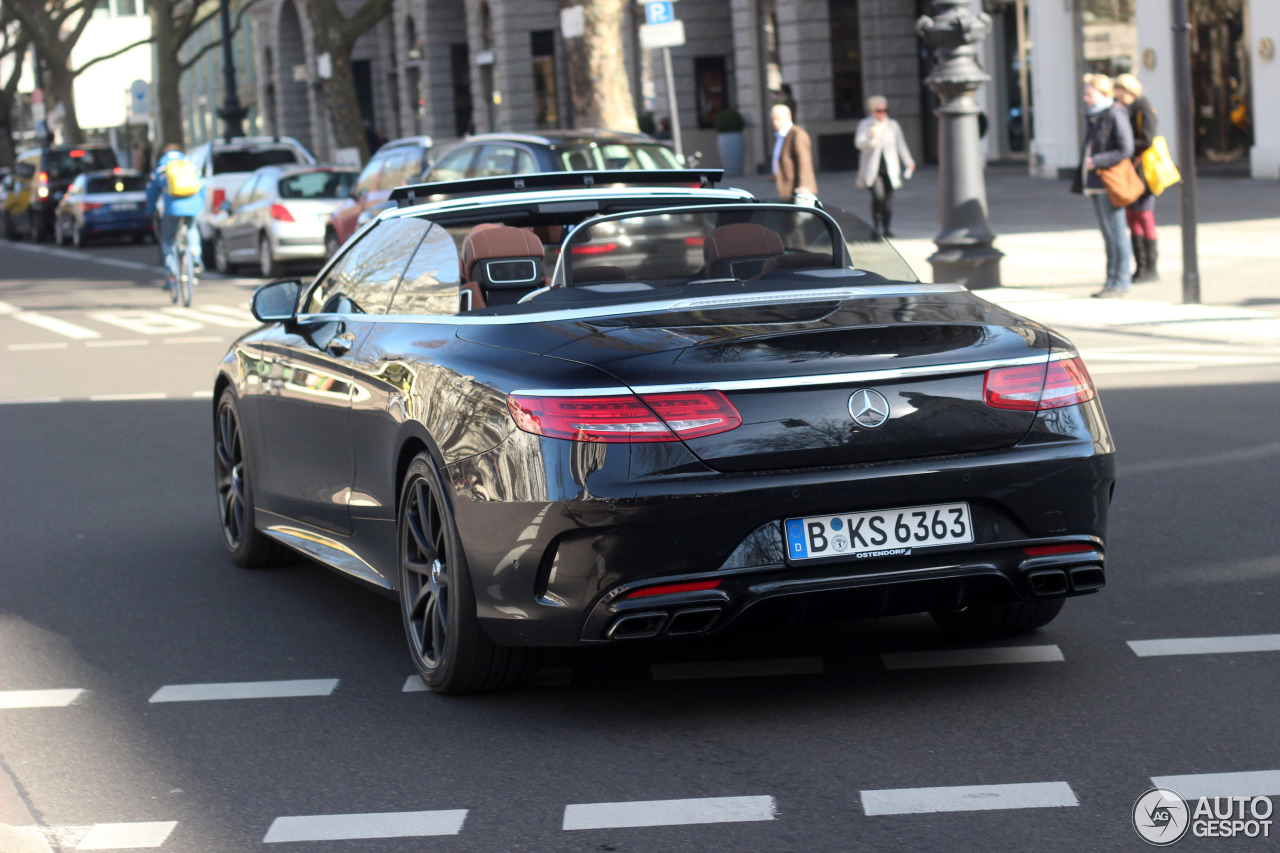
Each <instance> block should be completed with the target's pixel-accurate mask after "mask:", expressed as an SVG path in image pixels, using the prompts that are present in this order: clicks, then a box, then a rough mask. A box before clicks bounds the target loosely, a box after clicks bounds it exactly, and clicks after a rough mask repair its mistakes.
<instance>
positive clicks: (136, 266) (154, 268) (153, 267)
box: [71, 254, 165, 272]
mask: <svg viewBox="0 0 1280 853" xmlns="http://www.w3.org/2000/svg"><path fill="white" fill-rule="evenodd" d="M71 256H72V257H81V256H77V255H74V254H72V255H71ZM93 259H94V261H96V262H97V263H100V264H102V265H103V266H108V267H120V268H121V269H126V270H142V271H143V272H164V271H165V269H164V267H162V266H160V265H159V264H144V263H141V262H139V261H122V260H119V259H118V258H104V257H102V256H101V255H95V256H94V258H93Z"/></svg>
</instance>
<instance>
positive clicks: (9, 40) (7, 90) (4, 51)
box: [0, 5, 30, 166]
mask: <svg viewBox="0 0 1280 853" xmlns="http://www.w3.org/2000/svg"><path fill="white" fill-rule="evenodd" d="M29 44H30V40H29V39H28V38H27V34H26V33H25V32H23V30H22V27H21V25H19V24H18V22H17V21H16V20H14V18H13V11H12V10H11V9H10V8H9V6H8V5H5V6H4V7H2V8H0V59H3V58H5V57H8V58H9V59H10V61H11V62H12V63H13V67H12V68H11V69H10V70H9V76H8V77H7V78H6V79H3V80H0V166H8V165H11V164H12V163H13V158H14V155H15V154H16V153H17V152H16V151H15V150H14V144H13V108H14V102H15V101H16V100H17V97H18V81H19V80H21V79H22V69H23V66H24V65H25V64H26V58H27V46H28V45H29Z"/></svg>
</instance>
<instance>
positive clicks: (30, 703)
mask: <svg viewBox="0 0 1280 853" xmlns="http://www.w3.org/2000/svg"><path fill="white" fill-rule="evenodd" d="M83 693H84V690H83V689H81V688H79V687H71V688H67V689H55V690H0V708H65V707H66V706H68V705H70V704H71V703H72V702H74V701H76V700H77V699H79V698H80V696H81V694H83Z"/></svg>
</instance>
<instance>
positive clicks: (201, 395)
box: [191, 391, 213, 400]
mask: <svg viewBox="0 0 1280 853" xmlns="http://www.w3.org/2000/svg"><path fill="white" fill-rule="evenodd" d="M191 396H192V397H194V398H196V399H197V400H212V399H213V392H212V391H192V392H191Z"/></svg>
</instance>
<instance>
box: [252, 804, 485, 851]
mask: <svg viewBox="0 0 1280 853" xmlns="http://www.w3.org/2000/svg"><path fill="white" fill-rule="evenodd" d="M466 818H467V810H466V809H448V810H444V811H430V812H381V813H374V814H333V815H304V816H297V817H278V818H276V819H275V820H274V821H272V823H271V828H270V829H268V830H267V835H266V837H265V838H263V839H262V841H263V843H266V844H272V843H276V842H284V841H349V840H353V839H357V838H411V837H418V836H424V835H457V834H458V833H459V832H461V831H462V823H463V821H465V820H466Z"/></svg>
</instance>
